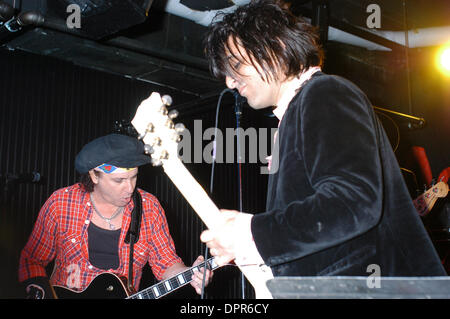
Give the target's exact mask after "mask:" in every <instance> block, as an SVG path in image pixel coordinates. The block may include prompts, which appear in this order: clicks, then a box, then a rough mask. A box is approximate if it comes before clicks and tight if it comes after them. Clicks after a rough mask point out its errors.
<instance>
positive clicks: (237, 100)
mask: <svg viewBox="0 0 450 319" xmlns="http://www.w3.org/2000/svg"><path fill="white" fill-rule="evenodd" d="M232 93H233V95H234V113H235V116H236V132H238V134H237V136H236V138H237V159H238V163H237V164H238V188H239V190H238V197H239V211H240V212H242V211H243V207H242V167H241V162H242V161H241V160H242V158H241V141H240V134H239V130H238V129H239V128H240V126H241V116H242V104H243V102H244V98H243V97H242V96H241V95H240V94H239V93H238V91H237V90H232ZM241 293H242V299H245V277H244V274H242V273H241Z"/></svg>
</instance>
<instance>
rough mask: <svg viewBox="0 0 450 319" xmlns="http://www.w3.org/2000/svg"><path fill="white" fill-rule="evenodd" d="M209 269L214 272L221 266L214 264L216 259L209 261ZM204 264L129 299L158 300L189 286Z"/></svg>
mask: <svg viewBox="0 0 450 319" xmlns="http://www.w3.org/2000/svg"><path fill="white" fill-rule="evenodd" d="M206 262H207V264H208V266H207V268H209V269H210V270H214V269H216V268H218V267H219V266H218V265H217V264H216V263H215V262H214V257H212V258H210V259H208V260H207V261H206ZM203 266H204V264H203V263H202V264H200V265H197V266H194V267H191V268H189V269H188V270H186V271H183V272H181V273H179V274H178V275H175V276H173V277H171V278H169V279H166V280H163V281H161V282H159V283H157V284H155V285H153V286H151V287H148V288H146V289H144V290H141V291H139V292H138V293H136V294H134V295H131V296H129V297H128V298H127V299H158V298H161V297H163V296H165V295H167V294H169V293H171V292H173V291H174V290H176V289H178V288H181V287H183V286H184V285H187V284H188V283H190V282H191V281H192V276H193V275H194V271H197V270H200V268H203Z"/></svg>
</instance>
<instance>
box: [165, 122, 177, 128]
mask: <svg viewBox="0 0 450 319" xmlns="http://www.w3.org/2000/svg"><path fill="white" fill-rule="evenodd" d="M166 126H167V127H168V128H169V129H173V128H174V127H175V124H173V122H172V121H171V120H167V121H166Z"/></svg>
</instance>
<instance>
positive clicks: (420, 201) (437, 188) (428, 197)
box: [413, 182, 449, 216]
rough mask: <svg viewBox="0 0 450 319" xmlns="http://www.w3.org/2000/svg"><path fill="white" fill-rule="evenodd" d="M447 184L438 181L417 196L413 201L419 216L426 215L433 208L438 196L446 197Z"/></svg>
mask: <svg viewBox="0 0 450 319" xmlns="http://www.w3.org/2000/svg"><path fill="white" fill-rule="evenodd" d="M448 190H449V189H448V185H447V183H445V182H439V183H437V184H436V185H434V186H433V187H431V188H430V189H428V190H427V191H426V192H425V193H423V194H422V195H420V196H419V197H417V198H416V199H415V200H414V201H413V203H414V206H415V207H416V209H417V211H418V213H419V215H420V216H425V215H427V214H428V213H429V212H430V211H431V209H432V208H433V206H434V204H435V202H436V200H437V199H438V198H443V197H446V196H447V194H448Z"/></svg>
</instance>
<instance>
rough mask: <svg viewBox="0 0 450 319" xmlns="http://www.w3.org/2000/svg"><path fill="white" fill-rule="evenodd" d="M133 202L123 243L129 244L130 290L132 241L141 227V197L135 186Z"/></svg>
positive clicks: (137, 238) (131, 288) (131, 289)
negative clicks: (129, 221)
mask: <svg viewBox="0 0 450 319" xmlns="http://www.w3.org/2000/svg"><path fill="white" fill-rule="evenodd" d="M133 203H134V208H133V211H132V212H131V223H130V227H129V228H128V232H127V235H126V236H125V243H126V244H128V243H129V244H130V257H129V261H128V262H129V263H128V290H129V291H130V292H133V291H134V290H135V289H134V287H133V253H134V243H136V242H137V241H138V240H139V231H140V229H141V219H142V198H141V194H140V193H139V191H138V190H137V188H135V190H134V193H133Z"/></svg>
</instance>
